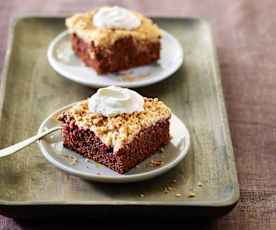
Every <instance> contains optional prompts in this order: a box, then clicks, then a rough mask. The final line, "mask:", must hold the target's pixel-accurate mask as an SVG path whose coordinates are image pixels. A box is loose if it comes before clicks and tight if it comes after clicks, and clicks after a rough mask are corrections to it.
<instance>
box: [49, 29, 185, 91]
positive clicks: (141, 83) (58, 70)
mask: <svg viewBox="0 0 276 230" xmlns="http://www.w3.org/2000/svg"><path fill="white" fill-rule="evenodd" d="M160 30H161V32H162V33H164V34H166V36H168V37H170V39H172V40H174V43H175V44H176V45H177V46H178V50H179V52H180V58H179V61H178V63H177V65H176V66H175V68H170V69H169V70H170V71H168V73H167V74H163V76H162V77H158V78H156V79H153V80H151V79H148V80H146V81H145V80H141V81H138V82H123V83H119V84H116V83H114V84H113V85H117V86H121V87H127V88H138V87H144V86H149V85H153V84H156V83H158V82H161V81H163V80H166V79H167V78H169V77H172V76H173V74H174V73H175V72H176V71H177V70H179V68H180V67H181V66H182V65H183V61H184V51H183V48H182V46H181V44H180V42H179V41H178V39H177V38H176V37H175V36H173V35H172V34H171V33H169V32H168V31H166V30H163V29H160ZM69 35H70V32H69V31H68V30H65V31H62V32H60V33H59V34H58V35H56V36H55V37H54V39H52V40H51V42H50V44H49V45H48V49H47V59H48V63H49V65H50V66H51V67H52V69H53V70H54V71H55V72H56V73H57V74H58V75H60V76H61V77H63V78H65V79H67V80H70V81H72V82H75V83H77V84H81V85H85V86H89V87H96V88H99V87H106V86H109V85H110V84H102V83H93V84H91V83H88V82H85V81H83V80H77V79H74V78H72V77H71V74H69V73H67V71H64V70H63V68H61V67H60V66H59V64H58V63H57V62H56V60H55V58H54V50H55V46H56V44H57V43H58V42H59V41H60V40H62V39H63V38H64V37H66V36H69ZM144 66H146V65H144ZM96 77H101V76H96Z"/></svg>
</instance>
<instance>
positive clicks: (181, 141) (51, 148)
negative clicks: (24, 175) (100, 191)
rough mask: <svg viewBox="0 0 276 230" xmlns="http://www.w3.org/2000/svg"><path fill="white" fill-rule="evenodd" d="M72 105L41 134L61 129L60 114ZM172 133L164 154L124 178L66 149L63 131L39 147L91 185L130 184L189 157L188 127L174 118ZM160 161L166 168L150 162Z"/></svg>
mask: <svg viewBox="0 0 276 230" xmlns="http://www.w3.org/2000/svg"><path fill="white" fill-rule="evenodd" d="M74 104H75V103H74ZM72 105H73V104H71V105H68V106H66V107H64V108H62V109H60V110H58V111H56V112H54V113H53V114H51V115H50V116H49V117H48V118H47V119H46V120H45V121H44V122H43V123H42V124H41V126H40V128H39V130H38V132H39V133H40V132H42V131H44V130H46V129H49V128H51V127H54V126H58V125H60V124H59V123H58V122H57V121H56V115H57V113H60V112H61V111H63V110H65V109H68V108H69V107H71V106H72ZM170 132H171V135H172V139H171V141H170V143H169V144H168V145H166V146H165V147H164V151H162V152H156V153H155V154H153V155H152V156H151V157H149V158H147V159H146V160H144V161H143V162H141V163H140V164H139V165H138V167H135V168H133V169H131V170H130V171H129V172H127V173H126V174H123V175H122V174H119V173H117V172H115V171H113V170H111V169H109V168H107V167H105V166H103V165H101V164H99V163H96V162H95V161H92V160H87V159H85V158H84V157H82V156H81V155H79V154H77V153H75V152H73V151H70V150H68V149H66V148H64V147H63V142H62V135H61V131H57V132H55V133H53V134H50V135H48V136H47V137H45V138H43V139H42V140H40V141H38V146H39V148H40V150H41V151H42V153H43V155H44V156H45V158H46V159H47V160H48V161H49V162H50V163H52V164H53V165H54V166H56V167H57V168H59V169H61V170H63V171H65V172H68V173H70V174H73V175H76V176H79V177H82V178H85V179H88V180H92V181H99V182H109V183H110V182H112V183H127V182H134V181H142V180H146V179H150V178H153V177H155V176H158V175H160V174H163V173H165V172H167V171H168V170H170V169H172V168H173V167H175V166H176V165H177V164H178V163H179V162H180V161H181V160H182V159H183V158H184V157H185V156H186V154H187V152H188V149H189V147H190V135H189V132H188V130H187V128H186V126H185V125H184V124H183V123H182V121H181V120H180V119H179V118H177V116H175V115H173V116H172V118H171V127H170ZM157 159H158V160H162V162H163V164H162V165H161V166H159V167H153V166H152V165H151V164H150V162H151V160H157Z"/></svg>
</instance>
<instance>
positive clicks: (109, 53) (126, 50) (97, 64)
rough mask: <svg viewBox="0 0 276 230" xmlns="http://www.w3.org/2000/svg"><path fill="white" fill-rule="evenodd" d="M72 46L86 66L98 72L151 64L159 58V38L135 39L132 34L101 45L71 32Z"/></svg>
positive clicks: (109, 71)
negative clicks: (153, 39)
mask: <svg viewBox="0 0 276 230" xmlns="http://www.w3.org/2000/svg"><path fill="white" fill-rule="evenodd" d="M72 48H73V50H74V52H75V53H76V55H78V56H79V57H80V58H81V60H82V61H83V62H84V63H85V64H86V65H87V66H90V67H92V68H94V69H95V70H96V72H97V73H99V74H104V73H111V72H117V71H120V70H126V69H129V68H132V67H137V66H142V65H147V64H151V63H153V62H155V61H157V60H158V59H159V58H160V41H159V40H156V41H150V40H137V39H135V38H133V37H132V36H126V37H122V38H120V39H118V40H117V41H116V42H115V43H113V44H111V45H110V46H108V47H106V46H105V47H102V46H99V45H98V46H95V44H94V42H91V43H87V42H85V41H84V40H82V39H81V38H79V37H78V36H77V35H76V34H73V35H72Z"/></svg>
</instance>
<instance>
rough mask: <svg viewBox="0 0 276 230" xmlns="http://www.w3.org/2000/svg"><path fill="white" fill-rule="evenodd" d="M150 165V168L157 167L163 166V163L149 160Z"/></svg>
mask: <svg viewBox="0 0 276 230" xmlns="http://www.w3.org/2000/svg"><path fill="white" fill-rule="evenodd" d="M150 164H151V166H154V167H159V166H161V165H162V164H163V161H162V160H151V161H150Z"/></svg>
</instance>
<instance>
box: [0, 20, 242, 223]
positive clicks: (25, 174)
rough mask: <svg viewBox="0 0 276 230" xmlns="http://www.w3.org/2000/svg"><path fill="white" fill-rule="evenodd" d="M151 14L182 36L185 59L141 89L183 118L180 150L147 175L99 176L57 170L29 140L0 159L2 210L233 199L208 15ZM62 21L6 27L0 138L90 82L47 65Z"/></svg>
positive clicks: (90, 211) (205, 208) (102, 210)
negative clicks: (119, 179)
mask: <svg viewBox="0 0 276 230" xmlns="http://www.w3.org/2000/svg"><path fill="white" fill-rule="evenodd" d="M153 20H154V21H155V22H156V23H157V24H158V25H159V26H160V27H161V28H163V29H165V30H167V31H169V32H170V33H172V34H173V35H174V36H175V37H176V38H177V39H178V40H179V41H180V43H181V44H182V46H183V50H184V64H183V65H182V67H181V68H180V69H179V70H178V71H177V72H176V73H175V74H174V76H172V77H171V78H169V79H167V80H165V81H163V82H161V83H158V84H155V85H152V86H148V87H144V88H140V89H138V91H139V92H140V93H141V94H143V95H145V96H149V97H159V98H160V99H161V100H163V101H165V103H166V104H167V105H169V106H170V107H171V109H172V111H173V112H174V113H175V114H176V115H177V116H178V117H180V118H181V119H182V120H183V121H184V122H185V124H186V125H187V127H188V129H189V131H190V134H191V139H192V145H191V149H190V151H189V153H188V155H187V157H186V158H185V160H183V162H181V163H180V164H179V165H178V166H177V167H176V168H175V169H173V170H171V171H170V172H169V173H167V174H165V175H162V176H160V177H158V178H156V179H152V180H149V181H144V182H140V183H132V184H121V185H118V184H117V185H114V184H99V183H92V182H89V181H85V180H82V179H80V178H78V177H75V176H70V175H68V174H66V173H64V172H62V171H59V170H58V169H56V168H55V167H54V166H52V165H51V164H49V163H48V162H47V161H46V160H45V159H44V158H43V156H42V154H41V153H40V151H39V149H38V147H37V146H36V145H35V144H34V145H32V146H31V147H28V148H26V149H24V150H22V151H21V152H18V153H16V154H14V155H12V156H10V157H6V158H2V159H0V178H1V179H0V211H1V212H3V213H4V214H6V215H11V216H17V217H39V216H40V217H41V216H43V217H46V216H47V217H49V216H60V215H74V216H77V215H82V216H85V217H94V218H98V217H101V218H105V217H107V216H113V217H116V216H121V215H123V216H124V217H126V216H129V217H131V216H137V215H139V216H144V217H153V216H159V217H165V219H167V218H184V217H188V216H213V215H222V214H224V213H225V212H227V211H229V210H230V209H231V208H233V207H234V205H235V204H236V202H237V201H238V199H239V188H238V181H237V174H236V169H235V161H234V154H233V148H232V143H231V137H230V132H229V127H228V121H227V115H226V110H225V105H224V99H223V92H222V85H221V79H220V74H219V70H218V64H217V57H216V52H215V47H214V43H213V38H212V34H211V31H210V25H209V24H208V22H206V21H205V20H202V19H197V18H153ZM64 30H65V26H64V18H56V17H44V16H43V17H42V16H39V17H37V16H36V17H33V16H32V17H30V16H28V17H21V18H18V19H17V20H16V22H15V23H14V25H13V26H12V27H11V33H10V38H9V39H10V40H9V45H8V50H7V58H6V62H5V66H4V72H3V76H2V82H1V100H0V108H1V113H0V127H1V129H0V148H3V147H6V146H8V145H11V144H14V143H16V142H18V141H21V140H23V139H24V138H27V137H29V136H31V135H34V134H35V133H36V132H37V129H38V127H39V125H40V124H41V122H42V121H43V120H44V119H45V118H46V117H47V116H48V115H49V114H51V113H52V112H53V111H55V110H56V109H58V108H60V107H62V106H64V105H67V104H69V103H72V102H75V101H79V100H81V99H83V98H85V97H87V96H89V95H91V94H92V93H93V92H95V89H91V88H88V87H84V86H82V85H78V84H76V83H73V82H71V81H68V80H65V79H64V78H62V77H60V76H58V74H57V73H56V72H55V71H54V70H53V69H52V68H51V67H50V66H49V64H48V61H47V57H46V53H47V48H48V45H49V43H50V41H51V40H52V39H53V38H54V37H55V36H56V35H57V34H59V33H60V32H62V31H64ZM190 191H193V192H194V193H195V196H194V197H189V192H190ZM177 193H179V194H181V195H180V196H179V195H176V194H177ZM141 194H142V195H141Z"/></svg>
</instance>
